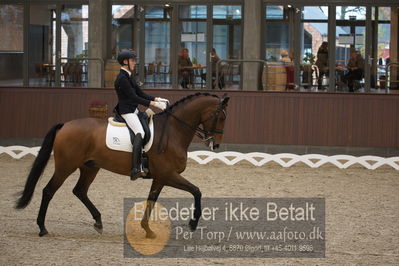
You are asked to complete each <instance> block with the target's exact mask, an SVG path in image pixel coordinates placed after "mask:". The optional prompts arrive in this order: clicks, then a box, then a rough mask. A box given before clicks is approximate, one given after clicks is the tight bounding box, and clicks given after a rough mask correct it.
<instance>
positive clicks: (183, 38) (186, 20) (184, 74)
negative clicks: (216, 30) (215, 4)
mask: <svg viewBox="0 0 399 266" xmlns="http://www.w3.org/2000/svg"><path fill="white" fill-rule="evenodd" d="M206 19H207V6H205V5H201V6H199V5H198V6H197V5H181V6H179V37H180V42H179V44H178V54H177V57H178V83H179V86H180V87H181V88H185V89H187V88H204V87H205V84H206V83H205V81H206V65H207V22H206Z"/></svg>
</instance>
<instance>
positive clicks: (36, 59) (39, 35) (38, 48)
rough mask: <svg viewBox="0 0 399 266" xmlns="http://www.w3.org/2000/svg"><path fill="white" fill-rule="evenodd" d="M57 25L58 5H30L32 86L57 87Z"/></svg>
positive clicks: (30, 71) (30, 79)
mask: <svg viewBox="0 0 399 266" xmlns="http://www.w3.org/2000/svg"><path fill="white" fill-rule="evenodd" d="M55 25H56V5H44V4H43V5H33V4H32V5H30V23H29V59H28V60H29V66H28V75H29V85H30V86H54V85H55V73H56V71H55V70H56V60H55V55H56V53H55V40H56V38H55V36H56V27H55ZM33 51H34V52H33Z"/></svg>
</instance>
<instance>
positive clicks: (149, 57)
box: [144, 5, 173, 88]
mask: <svg viewBox="0 0 399 266" xmlns="http://www.w3.org/2000/svg"><path fill="white" fill-rule="evenodd" d="M144 10H145V11H144V12H145V14H144V18H145V22H144V34H145V36H144V40H145V44H144V49H145V56H144V85H145V86H146V87H151V88H171V86H172V82H171V73H172V72H171V64H170V46H171V42H170V25H171V17H172V11H173V9H172V7H171V6H170V5H164V6H146V7H144Z"/></svg>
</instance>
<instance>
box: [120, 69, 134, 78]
mask: <svg viewBox="0 0 399 266" xmlns="http://www.w3.org/2000/svg"><path fill="white" fill-rule="evenodd" d="M121 69H122V70H125V71H126V72H127V73H128V74H129V76H131V75H132V72H130V71H129V70H127V69H126V68H124V67H121Z"/></svg>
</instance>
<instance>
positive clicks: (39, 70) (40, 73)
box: [35, 63, 46, 79]
mask: <svg viewBox="0 0 399 266" xmlns="http://www.w3.org/2000/svg"><path fill="white" fill-rule="evenodd" d="M35 73H36V75H37V77H38V78H39V79H43V78H45V77H46V69H45V68H44V65H43V64H42V63H36V64H35Z"/></svg>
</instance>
